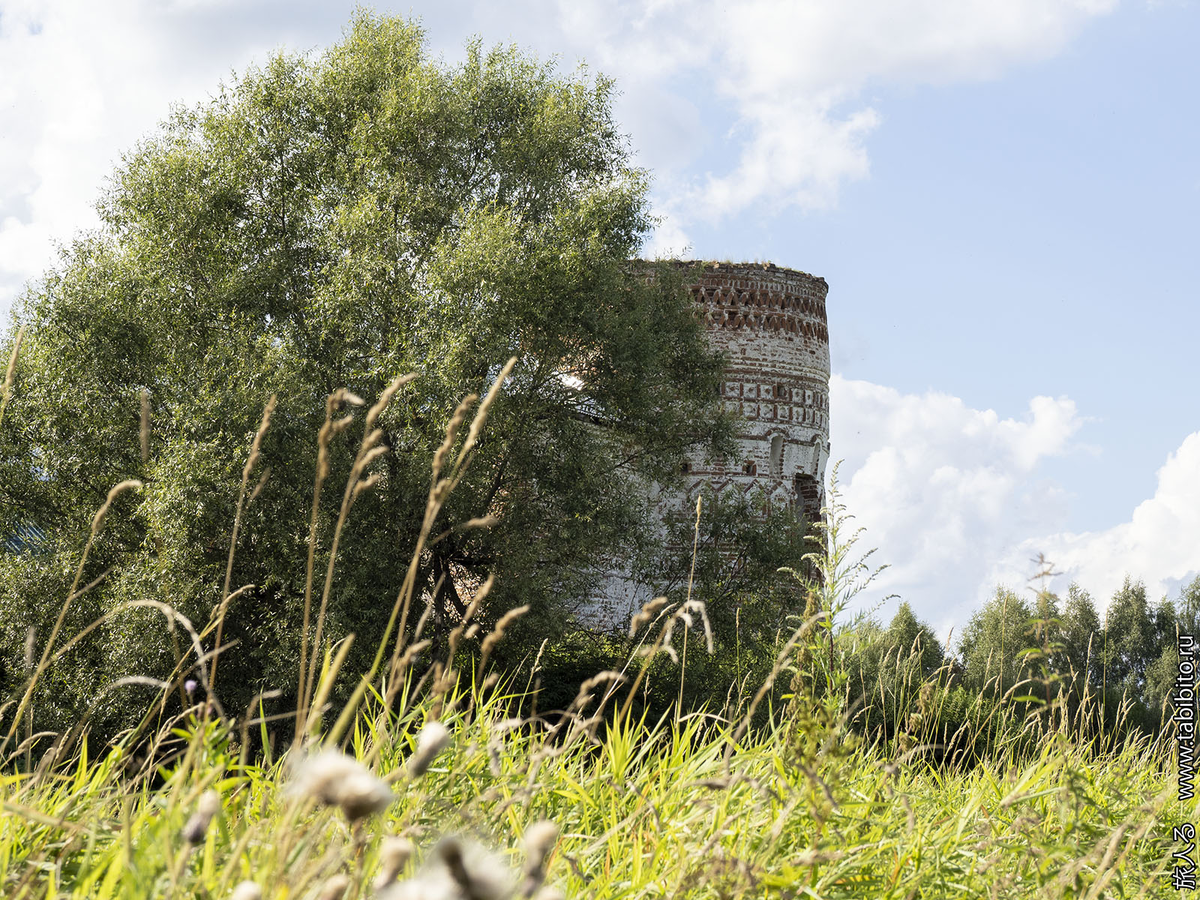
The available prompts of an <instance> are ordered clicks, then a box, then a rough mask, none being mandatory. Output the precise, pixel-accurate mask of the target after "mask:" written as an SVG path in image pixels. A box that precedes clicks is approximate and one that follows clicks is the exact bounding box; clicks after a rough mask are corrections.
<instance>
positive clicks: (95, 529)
mask: <svg viewBox="0 0 1200 900" xmlns="http://www.w3.org/2000/svg"><path fill="white" fill-rule="evenodd" d="M141 487H142V483H141V482H140V481H138V480H137V479H135V478H130V479H128V480H126V481H122V482H120V483H119V484H117V485H114V486H113V488H112V489H111V490H110V491H109V492H108V496H107V497H106V498H105V500H104V503H103V504H102V505H101V506H100V508H99V509H98V510H97V511H96V515H95V516H94V517H93V518H92V528H91V531H90V532H89V533H88V538H87V543H86V544H85V545H84V548H83V555H82V556H81V557H80V560H79V568H78V569H76V571H75V579H74V581H72V582H71V590H70V591H69V592H68V594H67V599H66V600H65V601H63V605H62V606H61V607H60V608H59V610H58V618H57V619H55V621H54V627H53V628H52V629H51V630H50V637H49V638H48V639H47V640H46V646H45V647H44V648H42V658H41V660H40V661H39V662H38V664H37V667H36V668H35V669H34V672H33V675H32V676H30V678H29V683H28V685H27V686H26V688H25V694H24V696H22V697H21V702H20V704H18V706H17V711H16V713H15V715H14V716H13V722H12V725H10V726H9V730H8V733H7V734H6V735H5V737H4V740H3V741H0V755H3V752H4V748H5V747H6V746H7V745H8V743H9V741H11V740H12V738H13V735H14V734H16V731H17V728H18V727H19V726H20V723H21V718H22V717H23V716H24V715H25V710H26V708H27V707H28V706H29V701H30V700H31V699H32V698H33V692H34V689H35V688H36V687H37V683H38V680H39V679H40V678H41V676H42V674H43V673H44V672H45V671H46V666H47V665H48V662H49V659H50V653H51V652H52V651H53V649H54V642H55V640H57V639H58V633H59V632H60V631H61V630H62V626H63V622H64V621H65V620H66V618H67V611H68V610H69V609H70V608H71V603H72V601H73V600H75V599H76V597H78V596H80V595H81V594H83V593H85V592H86V591H87V590H88V588H90V587H92V586H93V585H94V584H96V582H92V584H89V585H88V586H87V587H86V588H84V590H83V591H79V592H78V593H77V589H78V587H79V582H80V580H81V579H82V578H83V570H84V567H85V566H86V565H87V561H88V556H89V555H90V554H91V552H92V545H93V544H94V543H95V541H96V537H97V535H99V533H100V529H101V527H102V526H103V525H104V519H105V518H106V517H107V516H108V511H109V510H110V509H111V508H112V505H113V503H114V502H115V501H116V499H117V497H119V496H120V495H121V494H123V493H124V492H125V491H130V490H140V489H141Z"/></svg>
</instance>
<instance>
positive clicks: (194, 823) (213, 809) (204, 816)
mask: <svg viewBox="0 0 1200 900" xmlns="http://www.w3.org/2000/svg"><path fill="white" fill-rule="evenodd" d="M220 811H221V795H220V794H218V793H217V792H216V791H205V792H204V793H203V794H201V795H200V800H199V801H198V802H197V803H196V811H195V812H194V813H192V815H191V817H190V818H189V819H188V820H187V824H186V825H184V826H183V839H184V840H185V841H187V842H188V843H189V844H202V843H204V835H205V833H206V832H207V831H208V826H209V823H211V822H212V820H213V816H215V815H216V814H217V813H218V812H220Z"/></svg>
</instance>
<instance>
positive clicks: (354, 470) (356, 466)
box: [297, 373, 417, 737]
mask: <svg viewBox="0 0 1200 900" xmlns="http://www.w3.org/2000/svg"><path fill="white" fill-rule="evenodd" d="M416 377H417V376H416V375H415V374H413V373H410V374H407V375H401V376H399V377H397V378H394V379H393V380H392V382H391V383H390V384H389V385H388V386H387V387H386V388H384V390H383V392H382V393H381V394H380V395H379V399H378V400H376V401H375V403H374V404H373V405H372V406H371V407H370V409H368V410H367V415H366V421H365V424H364V428H363V438H362V441H361V442H360V444H359V447H358V452H357V453H356V454H355V456H354V462H353V464H352V465H351V467H350V475H349V477H348V478H347V479H346V488H345V490H344V492H343V494H342V505H341V508H340V509H339V510H338V517H337V522H336V523H335V525H334V528H333V540H332V541H331V542H330V547H329V560H328V562H327V564H326V567H325V583H324V585H323V587H322V589H321V605H320V609H319V610H318V612H317V622H316V630H315V633H314V635H313V641H312V653H311V657H310V659H309V668H308V675H307V679H305V676H304V672H303V668H304V653H303V651H302V652H301V663H300V667H301V679H302V682H301V685H302V687H301V699H302V701H303V700H305V699H306V698H307V691H309V690H311V689H312V684H313V679H314V678H315V677H316V667H317V652H318V649H319V648H320V646H321V636H322V633H323V631H324V628H325V614H326V611H327V609H328V605H329V594H330V591H331V590H332V589H333V572H334V567H335V566H336V565H337V556H338V547H339V545H340V543H341V537H342V530H343V528H344V527H345V525H346V520H347V518H348V517H349V515H350V509H351V507H353V505H354V501H355V499H356V498H357V497H358V496H359V495H360V494H361V493H362V492H363V491H364V490H367V489H369V488H370V487H372V486H373V485H374V484H375V483H376V482H377V481H378V479H377V478H375V477H367V475H366V470H367V468H368V467H369V466H370V465H371V463H373V462H374V461H375V460H376V459H378V458H379V457H380V456H382V455H383V454H384V453H386V452H387V447H386V446H384V445H383V437H384V434H383V429H382V428H379V427H377V423H378V421H379V417H380V416H381V415H382V414H383V412H384V410H385V409H387V407H388V404H390V403H391V402H392V398H393V397H394V396H395V395H396V392H397V391H399V390H400V388H402V387H404V385H406V384H408V383H409V382H410V381H412V380H413V379H414V378H416ZM341 399H342V400H343V401H344V402H348V403H353V404H354V405H358V406H361V405H362V404H363V401H362V399H360V398H359V397H357V396H356V395H354V394H351V393H350V392H349V391H342V393H341ZM326 412H327V414H326V422H327V423H328V422H331V416H332V414H331V412H330V411H329V407H328V406H327V407H326ZM341 421H342V422H345V423H346V425H349V421H350V417H346V418H344V419H342V420H341ZM334 424H336V423H334ZM343 427H344V426H343ZM330 429H331V434H332V429H333V424H331V425H330ZM322 449H323V451H324V454H325V455H324V461H323V465H322V463H321V462H320V461H319V462H318V475H319V477H320V478H321V480H322V481H323V480H324V478H325V477H327V476H328V474H329V441H328V440H326V441H325V443H324V444H322ZM318 457H319V458H320V452H319V453H318ZM318 500H319V496H318V494H317V492H316V491H315V490H314V495H313V503H314V507H313V526H314V530H313V531H310V534H309V538H310V545H309V571H308V575H307V577H306V581H305V610H306V611H307V610H308V609H309V603H310V599H311V594H312V560H313V544H314V543H315V525H316V521H317V520H316V514H317V510H316V503H317V502H318ZM307 634H308V628H307V624H306V625H305V627H304V630H303V631H302V637H303V636H306V635H307ZM305 705H306V704H304V703H302V707H303V706H305ZM303 726H304V722H303V721H302V720H301V719H297V737H300V736H301V735H303V733H304V730H303Z"/></svg>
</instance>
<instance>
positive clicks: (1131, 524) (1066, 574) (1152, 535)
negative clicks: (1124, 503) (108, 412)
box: [991, 432, 1200, 608]
mask: <svg viewBox="0 0 1200 900" xmlns="http://www.w3.org/2000/svg"><path fill="white" fill-rule="evenodd" d="M1036 553H1044V554H1045V555H1046V557H1047V558H1048V559H1049V560H1050V561H1051V562H1053V563H1054V568H1055V570H1056V571H1058V572H1060V573H1061V575H1060V576H1059V577H1058V578H1057V579H1055V580H1054V581H1053V582H1051V584H1050V587H1051V589H1053V590H1059V591H1061V590H1063V589H1064V588H1065V587H1066V585H1067V584H1068V583H1069V582H1071V581H1076V582H1078V583H1079V584H1080V585H1081V586H1082V587H1084V588H1086V589H1087V590H1088V591H1090V592H1091V593H1092V595H1093V597H1094V598H1095V599H1096V603H1097V606H1098V607H1101V608H1103V607H1104V606H1105V605H1106V604H1107V603H1108V601H1109V599H1110V598H1111V597H1112V595H1113V593H1114V591H1116V590H1117V589H1118V588H1120V586H1121V583H1122V582H1123V581H1124V579H1125V577H1126V576H1127V575H1128V576H1130V577H1132V578H1134V579H1137V580H1141V581H1144V582H1145V583H1146V587H1147V590H1148V592H1149V597H1150V598H1151V599H1152V600H1157V599H1158V598H1160V597H1163V596H1171V597H1173V596H1174V594H1175V593H1176V591H1177V589H1178V588H1179V586H1180V585H1181V584H1184V583H1186V582H1188V581H1190V580H1191V579H1192V578H1194V577H1195V576H1196V575H1197V574H1200V432H1194V433H1192V434H1190V435H1188V436H1187V438H1185V439H1184V441H1183V443H1182V444H1181V445H1180V446H1179V449H1178V450H1176V451H1175V452H1174V453H1172V454H1171V455H1170V456H1169V457H1168V458H1167V461H1166V462H1165V463H1164V464H1163V466H1162V468H1161V469H1159V470H1158V485H1157V487H1156V489H1155V492H1154V496H1153V497H1151V498H1150V499H1148V500H1145V501H1143V502H1142V503H1141V504H1139V505H1138V507H1137V508H1136V509H1134V510H1133V513H1132V515H1131V516H1130V519H1129V521H1128V522H1123V523H1121V524H1119V525H1116V526H1114V527H1112V528H1108V529H1105V530H1102V531H1093V532H1085V533H1083V534H1069V533H1054V534H1045V535H1043V536H1042V537H1036V538H1030V539H1028V540H1025V541H1022V542H1021V544H1020V545H1019V546H1018V547H1016V548H1015V549H1014V550H1013V551H1012V552H1010V553H1008V554H1007V555H1006V557H1005V558H1004V559H1002V560H1000V561H999V562H998V563H997V565H996V567H995V569H994V571H993V572H992V574H991V577H992V579H993V580H996V581H1003V580H1011V578H1012V576H1013V571H1014V569H1016V568H1017V565H1018V563H1019V561H1020V559H1021V558H1022V557H1024V556H1028V555H1030V554H1036Z"/></svg>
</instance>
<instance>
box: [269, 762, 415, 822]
mask: <svg viewBox="0 0 1200 900" xmlns="http://www.w3.org/2000/svg"><path fill="white" fill-rule="evenodd" d="M291 790H292V791H293V792H294V793H297V794H300V795H301V796H305V797H311V798H312V799H314V800H316V801H317V802H319V803H324V804H325V805H326V806H337V807H340V808H341V810H342V812H343V813H344V814H345V816H346V818H347V819H349V820H350V821H351V822H357V821H358V820H359V819H362V818H364V817H365V816H369V815H371V814H372V813H378V812H382V811H383V810H385V809H387V808H388V807H389V806H390V805H391V803H392V801H393V800H395V799H396V797H395V795H394V794H393V793H392V791H391V788H389V787H388V786H387V782H385V781H383V779H381V778H377V777H376V776H375V775H374V774H372V773H371V772H370V771H368V770H367V769H366V768H365V767H364V766H363V765H362V763H360V762H358V761H357V760H355V759H351V758H350V757H349V756H346V755H345V754H343V753H339V752H337V751H336V750H322V751H321V752H319V753H315V754H313V755H312V756H309V757H307V758H305V759H304V760H303V761H301V762H300V764H299V765H298V766H297V767H296V772H295V775H294V776H293V778H292V785H291Z"/></svg>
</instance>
